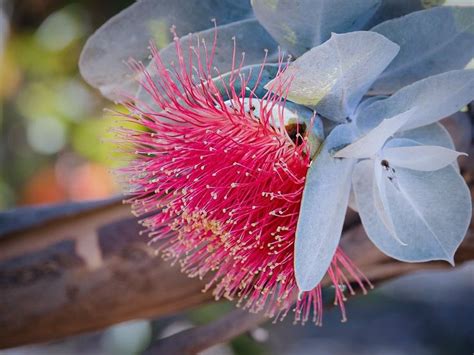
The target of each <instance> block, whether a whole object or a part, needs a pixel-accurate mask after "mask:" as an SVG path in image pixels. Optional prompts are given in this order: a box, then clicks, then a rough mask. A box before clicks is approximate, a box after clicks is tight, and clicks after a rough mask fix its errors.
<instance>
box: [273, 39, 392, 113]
mask: <svg viewBox="0 0 474 355" xmlns="http://www.w3.org/2000/svg"><path fill="white" fill-rule="evenodd" d="M398 50H399V47H398V45H396V44H394V43H393V42H391V41H389V40H387V39H386V38H385V37H383V36H381V35H379V34H376V33H375V32H362V31H361V32H351V33H347V34H342V35H338V34H333V35H332V36H331V38H330V39H329V40H328V41H326V42H325V43H324V44H322V45H320V46H318V47H315V48H313V49H311V50H310V51H309V52H307V53H305V54H304V55H302V56H301V57H299V58H298V59H296V60H295V61H294V62H293V63H292V64H291V65H290V66H289V68H288V69H287V70H286V71H285V72H284V73H283V75H281V77H280V78H279V79H277V80H290V79H291V80H292V81H291V87H290V90H289V92H288V98H289V99H290V100H292V101H294V102H296V103H299V104H302V105H307V106H314V107H316V110H317V111H318V113H319V114H321V115H323V116H325V117H326V118H328V119H330V120H333V121H336V122H345V121H346V118H347V117H348V116H350V115H351V114H352V113H353V111H354V110H355V108H356V106H357V104H358V103H359V102H360V100H361V98H362V96H363V95H364V94H365V92H366V91H367V89H368V88H369V87H370V85H372V83H373V82H374V80H375V79H376V78H377V77H378V75H379V74H380V73H381V72H382V71H383V70H384V69H385V68H386V67H387V65H388V64H389V63H390V61H391V60H392V59H393V58H394V57H395V56H396V55H397V53H398Z"/></svg>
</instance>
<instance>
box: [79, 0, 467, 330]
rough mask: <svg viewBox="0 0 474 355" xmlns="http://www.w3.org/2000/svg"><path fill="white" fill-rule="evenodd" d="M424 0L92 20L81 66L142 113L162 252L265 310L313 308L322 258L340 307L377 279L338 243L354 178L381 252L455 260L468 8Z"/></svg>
mask: <svg viewBox="0 0 474 355" xmlns="http://www.w3.org/2000/svg"><path fill="white" fill-rule="evenodd" d="M421 3H426V2H420V3H417V2H413V1H399V2H393V1H392V0H384V1H381V0H356V1H351V2H347V1H342V0H341V1H339V0H316V1H309V0H300V1H283V0H277V1H268V0H267V1H264V0H254V1H252V3H251V5H252V7H250V6H249V5H248V4H246V3H240V2H228V1H222V2H216V3H214V2H211V1H209V2H206V1H205V2H201V1H199V2H197V1H194V0H193V1H190V2H189V1H187V2H186V3H185V4H184V3H182V2H179V1H178V2H172V3H171V2H168V1H164V0H157V1H151V0H142V1H139V2H137V3H136V4H134V5H133V6H131V7H130V8H129V9H127V10H125V11H124V12H122V13H121V14H119V15H117V16H116V17H115V18H113V19H111V20H110V21H109V22H108V23H107V24H106V25H104V27H103V28H102V29H100V30H99V31H98V32H97V33H96V34H94V35H93V36H92V37H91V38H90V40H89V41H88V43H87V45H86V47H85V49H84V52H83V54H82V57H81V63H80V66H81V72H82V74H83V75H84V77H85V78H86V80H88V81H89V82H90V83H91V84H92V85H94V86H96V87H98V88H99V89H100V90H101V91H102V93H103V94H104V95H106V96H108V97H109V98H113V99H119V100H120V101H122V102H123V103H124V104H125V106H126V107H127V108H128V113H127V114H125V117H126V119H127V120H129V121H131V122H133V123H138V124H139V128H138V129H133V128H124V129H123V130H122V131H121V132H120V139H121V141H122V144H124V145H126V146H128V147H131V148H132V149H131V153H132V156H133V158H132V159H131V161H130V164H129V166H128V167H127V168H125V169H124V170H122V171H121V172H122V174H123V176H124V177H125V178H126V183H127V185H128V193H129V194H130V198H129V202H131V203H132V208H133V211H134V212H135V213H136V214H137V215H138V216H141V217H143V218H142V224H143V225H144V227H145V228H146V231H147V233H148V234H149V236H150V237H151V242H158V241H159V242H160V244H159V245H160V247H159V248H160V250H161V252H162V255H164V256H165V257H166V258H168V259H171V260H173V261H175V262H179V263H180V265H181V268H182V271H183V272H185V273H187V274H188V275H189V276H197V277H204V276H206V275H208V274H210V273H212V278H211V280H210V282H209V284H208V285H207V287H206V289H211V288H212V289H213V293H214V295H215V297H216V298H220V297H226V298H229V299H237V300H238V302H239V304H241V305H242V306H243V307H244V308H247V309H250V310H251V311H255V312H257V311H264V312H266V314H267V315H268V316H272V317H279V316H284V315H286V313H287V312H288V311H289V309H290V308H291V307H292V303H293V301H294V296H296V295H297V294H299V297H298V300H297V301H296V305H295V310H296V312H295V313H296V316H295V320H296V321H301V322H303V323H304V322H306V321H307V320H308V319H310V318H311V314H313V321H314V322H315V323H317V324H321V322H322V318H321V317H322V286H321V280H322V279H323V277H324V276H325V275H326V276H327V279H328V280H330V281H331V282H332V283H333V285H334V286H335V287H334V298H335V302H336V304H338V305H339V306H340V308H341V310H342V314H343V319H345V311H344V301H345V294H346V292H345V289H346V288H347V289H348V290H349V292H350V293H353V292H354V290H353V288H352V286H353V285H352V284H351V282H355V283H356V284H357V285H358V287H359V288H360V289H362V290H363V292H365V291H366V289H367V288H368V287H371V285H370V282H369V281H368V280H367V279H366V278H365V277H364V275H363V274H362V273H361V272H360V271H359V270H358V269H357V267H356V266H355V265H354V264H353V263H352V262H351V261H350V259H349V258H348V257H347V256H346V255H345V253H344V252H343V251H342V249H341V248H340V246H339V241H340V238H341V231H342V226H343V222H344V215H345V212H346V209H347V206H348V204H349V200H350V196H351V191H352V194H353V200H354V205H355V206H354V207H355V208H356V209H357V210H358V211H359V214H360V216H361V219H362V223H363V225H364V228H365V229H366V231H367V234H368V236H369V238H370V239H371V240H372V241H373V242H374V244H375V245H377V246H378V247H379V248H380V249H381V250H382V251H383V252H385V253H386V254H388V255H390V256H392V257H394V258H397V259H400V260H404V261H409V262H416V261H427V260H434V259H443V260H447V261H449V262H452V260H453V254H454V252H455V250H456V248H457V247H458V245H459V244H460V242H461V241H462V238H463V237H464V235H465V233H466V230H467V227H468V224H469V221H470V217H471V201H470V195H469V191H468V189H467V187H466V184H465V182H464V180H463V178H462V176H461V175H460V173H459V169H458V166H457V163H456V159H457V157H458V156H459V155H461V154H462V153H458V152H456V151H455V149H454V145H453V142H452V139H451V137H450V136H449V134H448V132H447V131H446V130H445V129H444V128H443V127H442V126H441V125H440V124H439V123H437V121H438V120H440V119H441V118H443V117H446V116H448V115H451V114H453V113H455V112H457V111H459V110H460V109H461V108H462V107H463V106H465V105H466V104H468V103H469V102H470V101H471V100H473V99H474V72H473V71H472V70H463V68H464V66H465V65H466V64H467V63H468V62H469V61H470V60H471V59H472V57H474V33H473V31H474V10H473V9H472V8H454V7H435V8H432V9H426V10H421V5H420V4H421ZM413 4H415V5H413ZM251 10H253V11H254V13H255V16H256V18H255V17H253V16H252V15H251ZM416 10H421V11H416ZM413 11H415V12H413ZM406 14H408V15H406ZM399 15H400V16H401V15H406V16H402V17H399V18H393V17H396V16H399ZM212 17H215V18H216V20H217V23H218V24H219V26H217V27H216V28H212V29H210V30H209V29H206V28H207V25H208V20H209V19H210V18H212ZM384 20H387V21H384ZM171 25H175V26H176V27H175V29H173V30H172V32H171V33H172V36H173V43H171V44H169V38H167V37H166V33H167V32H166V29H167V28H168V27H169V26H171ZM361 30H364V31H361ZM189 31H192V32H195V33H193V34H189V35H185V36H182V37H179V36H178V35H177V32H178V33H181V34H186V33H187V32H189ZM267 31H268V32H267ZM334 32H336V33H337V34H336V33H334ZM341 33H342V34H341ZM150 38H152V39H153V42H154V43H153V44H152V45H151V53H150V52H149V50H148V49H147V46H148V43H149V40H150ZM277 42H278V43H277ZM278 45H281V46H282V47H283V49H284V50H286V51H287V52H288V53H291V54H292V55H293V56H294V57H296V60H294V61H292V62H290V63H286V64H285V63H284V62H283V60H282V53H281V51H280V50H279V48H278ZM241 52H245V55H242V57H239V56H240V53H241ZM129 57H132V58H135V59H136V61H133V62H132V64H131V66H132V67H133V68H134V69H135V70H134V71H133V73H132V74H130V73H129V69H128V67H127V66H126V65H125V64H123V63H122V62H123V61H125V60H127V59H128V58H129ZM124 94H126V98H127V99H126V100H124V99H123V97H124ZM323 122H324V123H325V124H324V125H325V130H323ZM323 131H326V133H327V137H325V136H324V132H323ZM343 286H344V287H343Z"/></svg>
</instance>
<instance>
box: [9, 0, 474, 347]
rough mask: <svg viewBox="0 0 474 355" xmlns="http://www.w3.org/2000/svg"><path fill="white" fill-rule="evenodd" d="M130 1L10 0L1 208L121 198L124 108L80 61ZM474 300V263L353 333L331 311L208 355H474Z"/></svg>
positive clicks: (357, 304) (201, 318)
mask: <svg viewBox="0 0 474 355" xmlns="http://www.w3.org/2000/svg"><path fill="white" fill-rule="evenodd" d="M130 3H132V1H130V0H115V1H95V0H83V1H65V0H16V1H6V0H0V105H1V110H0V210H3V209H8V208H11V207H13V206H20V205H31V204H44V203H53V202H61V201H76V200H87V199H96V198H104V197H107V196H110V195H113V194H116V193H117V192H118V187H117V185H116V184H115V183H114V179H113V176H112V175H111V174H110V170H111V169H112V168H113V167H114V165H116V162H117V161H118V160H120V159H119V158H120V157H118V156H117V153H115V152H114V148H113V143H112V142H111V139H112V135H111V133H110V130H111V129H112V128H113V127H114V125H115V124H116V123H115V119H114V117H112V116H111V115H110V114H107V113H105V112H104V108H115V109H119V108H116V107H113V104H112V103H110V102H109V101H106V100H104V99H103V98H102V97H101V96H100V95H99V93H98V92H97V91H95V90H94V89H92V88H90V87H88V86H87V84H86V83H85V82H84V81H83V80H82V79H81V77H80V75H79V72H78V68H77V63H78V58H79V54H80V51H81V49H82V46H83V45H84V42H85V40H86V39H87V38H88V36H89V35H91V34H92V33H93V32H94V30H95V29H96V28H97V27H98V26H99V25H101V24H102V23H103V22H105V21H106V20H107V19H109V18H110V17H111V16H112V15H114V14H115V13H117V12H119V11H120V10H121V9H123V8H125V7H127V6H128V5H130ZM473 297H474V266H473V265H466V266H464V267H461V268H459V269H457V270H456V271H454V272H450V273H448V272H425V273H420V274H416V275H411V276H409V277H405V278H402V279H400V280H396V281H394V282H391V283H390V284H388V285H385V286H383V287H380V288H378V289H377V290H375V291H374V292H372V293H371V294H370V295H369V296H365V297H359V298H355V299H353V300H350V301H349V302H348V304H347V308H348V309H347V311H348V314H349V317H350V319H349V322H348V323H346V324H341V323H340V314H339V313H338V311H337V310H331V309H329V310H328V311H327V312H326V314H325V324H324V327H323V328H317V327H314V326H312V325H309V324H308V325H306V326H305V327H301V326H293V325H292V319H291V318H292V317H291V315H290V316H289V317H288V319H286V320H285V321H284V322H282V323H278V324H274V325H273V324H271V322H269V323H270V324H268V325H266V326H265V327H263V328H259V329H256V330H255V331H253V332H250V333H248V334H244V335H242V336H240V337H238V338H237V339H235V340H234V341H233V342H232V343H230V344H226V345H222V346H218V347H215V348H213V349H210V350H209V351H207V352H206V354H208V355H212V354H224V355H226V354H336V355H346V354H388V355H396V354H416V355H425V354H439V355H441V354H472V353H473V352H474V322H473V319H474V303H473V302H472V300H473ZM232 308H233V305H232V304H228V303H213V304H211V305H209V306H206V307H203V308H201V309H197V310H194V311H191V312H188V313H185V314H179V315H176V316H174V317H170V318H167V319H160V320H155V321H150V320H139V321H134V322H128V323H124V324H121V325H117V326H114V327H111V328H109V329H107V330H104V331H101V332H97V333H93V334H86V335H82V336H78V337H74V338H71V339H65V340H61V341H57V342H54V343H52V344H43V345H35V346H27V347H21V348H16V349H11V350H5V351H0V354H12V355H29V354H65V355H68V354H71V355H73V354H93V355H94V354H97V355H100V354H104V355H108V354H140V353H141V352H142V351H143V350H144V349H146V348H147V347H148V346H149V345H150V344H152V343H153V341H154V340H155V339H158V338H160V337H163V336H166V335H170V334H172V333H174V332H177V331H179V330H182V329H185V328H187V327H191V326H193V325H195V324H200V323H205V322H208V321H210V320H212V319H214V318H217V317H219V315H221V314H222V313H224V312H227V311H228V310H229V309H232ZM71 321H72V322H73V321H74V320H73V319H72V320H71ZM0 332H1V329H0Z"/></svg>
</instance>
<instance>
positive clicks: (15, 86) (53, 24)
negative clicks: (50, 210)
mask: <svg viewBox="0 0 474 355" xmlns="http://www.w3.org/2000/svg"><path fill="white" fill-rule="evenodd" d="M130 3H132V1H125V0H121V1H93V0H91V1H64V0H21V1H5V0H0V33H1V34H0V106H1V112H0V137H1V138H0V209H5V208H9V207H12V206H17V205H26V204H41V203H51V202H60V201H71V200H84V199H93V198H103V197H106V196H109V195H112V194H114V193H116V192H117V186H116V185H115V184H114V181H113V178H112V177H111V175H110V174H109V172H108V171H109V170H110V168H111V167H113V162H114V161H116V159H114V154H113V151H112V150H113V148H112V144H111V143H110V138H111V135H110V134H109V133H108V132H109V130H110V128H111V127H113V125H114V124H115V119H114V118H113V117H111V116H108V115H107V114H105V113H104V108H106V107H110V106H111V103H110V102H108V101H105V100H103V99H102V98H101V96H100V95H99V94H98V92H97V91H95V90H93V89H92V88H90V87H88V86H87V84H86V83H85V82H84V81H83V80H82V79H81V77H80V75H79V72H78V67H77V63H78V59H79V54H80V52H81V49H82V47H83V45H84V42H85V40H86V39H87V37H88V36H90V35H91V34H92V32H93V31H94V29H95V28H97V27H98V26H99V25H100V24H102V23H103V22H105V21H106V20H107V19H108V18H110V17H111V16H112V15H113V14H115V13H117V12H118V11H120V10H121V9H122V8H125V7H127V6H128V5H129V4H130Z"/></svg>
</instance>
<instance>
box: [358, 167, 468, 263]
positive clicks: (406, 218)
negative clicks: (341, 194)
mask: <svg viewBox="0 0 474 355" xmlns="http://www.w3.org/2000/svg"><path fill="white" fill-rule="evenodd" d="M368 165H370V162H369V161H362V162H360V163H358V164H357V165H356V167H355V169H354V175H353V188H354V192H355V196H356V201H357V206H358V209H359V214H360V216H361V219H362V223H363V226H364V228H365V230H366V232H367V234H368V236H369V238H370V239H371V240H372V242H373V243H374V244H375V245H376V246H377V247H378V248H379V249H380V250H382V251H383V252H384V253H385V254H387V255H389V256H391V257H394V258H396V259H399V260H402V261H408V262H421V261H429V260H446V261H449V262H451V263H452V262H453V256H454V253H455V251H456V249H457V247H458V246H459V244H460V243H461V241H462V239H463V238H464V236H465V234H466V231H467V228H468V226H469V222H470V219H471V209H472V207H471V199H470V194H469V189H468V187H467V186H466V183H465V181H464V179H463V177H462V176H461V175H460V174H458V173H457V171H456V169H455V168H454V167H452V166H447V167H445V168H443V169H441V170H438V171H434V172H420V171H414V170H409V169H402V168H397V167H396V168H395V170H396V173H395V177H393V176H392V179H391V180H390V179H388V176H387V174H384V176H383V178H382V179H383V181H382V185H383V188H384V191H383V193H384V194H385V197H386V199H385V201H387V205H385V206H384V207H385V211H382V213H386V214H387V215H388V216H389V217H390V220H391V221H392V222H393V228H394V232H395V234H396V238H395V237H394V236H393V235H392V234H391V232H390V231H389V229H387V227H386V225H385V224H384V222H383V221H382V219H381V218H380V215H381V213H378V212H377V208H380V206H379V207H377V204H376V200H377V199H376V196H375V194H376V193H380V191H379V190H378V189H377V187H375V188H374V184H375V182H374V174H373V172H372V171H373V170H372V171H371V169H369V168H368ZM375 168H376V169H384V168H383V167H382V166H376V167H375ZM400 240H401V241H403V243H400Z"/></svg>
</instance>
